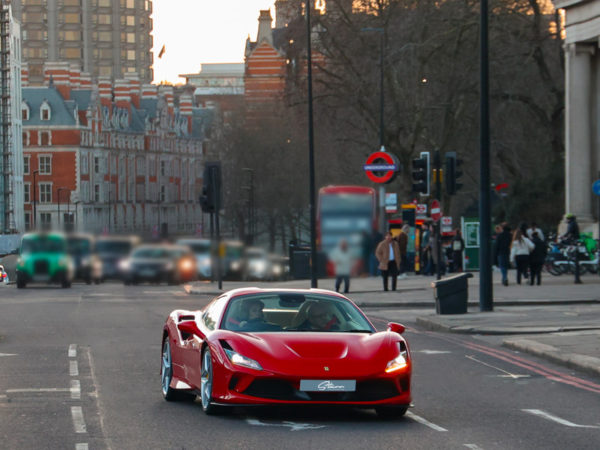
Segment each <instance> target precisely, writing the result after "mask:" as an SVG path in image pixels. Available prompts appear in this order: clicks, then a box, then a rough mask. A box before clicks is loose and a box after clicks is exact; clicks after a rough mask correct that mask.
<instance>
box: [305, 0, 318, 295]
mask: <svg viewBox="0 0 600 450" xmlns="http://www.w3.org/2000/svg"><path fill="white" fill-rule="evenodd" d="M311 3H312V2H310V1H308V0H307V1H306V2H305V5H306V52H307V65H308V167H309V169H308V170H309V188H310V192H309V195H310V199H309V209H310V260H311V264H310V286H311V287H312V288H316V287H317V236H316V229H317V219H316V211H315V148H314V130H313V92H312V55H311V53H312V49H311V26H310V14H311V9H312V5H311Z"/></svg>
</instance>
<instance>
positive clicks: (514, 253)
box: [510, 228, 534, 284]
mask: <svg viewBox="0 0 600 450" xmlns="http://www.w3.org/2000/svg"><path fill="white" fill-rule="evenodd" d="M533 249H534V245H533V242H531V241H530V240H529V238H528V237H525V236H524V234H523V231H522V230H521V228H518V229H516V230H515V233H514V234H513V239H512V243H511V245H510V260H511V262H513V263H514V264H515V265H516V267H517V284H521V276H523V277H524V278H525V274H526V273H527V269H528V268H529V254H530V253H531V252H532V251H533Z"/></svg>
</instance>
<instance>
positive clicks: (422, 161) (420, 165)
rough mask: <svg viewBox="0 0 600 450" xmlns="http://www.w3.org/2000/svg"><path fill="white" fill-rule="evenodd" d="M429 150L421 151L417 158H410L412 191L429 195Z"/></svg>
mask: <svg viewBox="0 0 600 450" xmlns="http://www.w3.org/2000/svg"><path fill="white" fill-rule="evenodd" d="M430 172H431V171H430V162H429V152H421V156H420V157H419V158H415V159H413V160H412V191H413V192H419V193H421V195H424V196H425V195H429V185H430Z"/></svg>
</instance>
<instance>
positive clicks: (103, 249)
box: [96, 236, 140, 280]
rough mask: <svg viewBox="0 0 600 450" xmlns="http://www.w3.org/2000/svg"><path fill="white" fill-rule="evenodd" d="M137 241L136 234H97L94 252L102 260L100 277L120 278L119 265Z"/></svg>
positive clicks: (138, 240)
mask: <svg viewBox="0 0 600 450" xmlns="http://www.w3.org/2000/svg"><path fill="white" fill-rule="evenodd" d="M139 243H140V239H139V238H138V237H137V236H99V237H98V238H97V239H96V253H97V254H98V257H99V258H100V260H101V261H102V279H103V280H105V279H109V278H112V279H119V280H120V279H122V276H123V274H122V273H121V270H120V269H119V266H120V264H121V262H122V261H123V260H125V259H127V258H128V257H129V254H130V253H131V251H132V250H133V249H134V248H135V247H137V246H138V245H139Z"/></svg>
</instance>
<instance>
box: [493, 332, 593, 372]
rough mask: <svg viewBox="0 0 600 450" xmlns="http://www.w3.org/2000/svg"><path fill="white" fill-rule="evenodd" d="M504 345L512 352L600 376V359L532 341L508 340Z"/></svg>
mask: <svg viewBox="0 0 600 450" xmlns="http://www.w3.org/2000/svg"><path fill="white" fill-rule="evenodd" d="M502 345H503V346H504V347H507V348H510V349H512V350H518V351H522V352H525V353H529V354H531V355H535V356H539V357H541V358H544V359H547V360H549V361H552V362H554V363H557V364H560V365H563V366H566V367H569V368H571V369H576V370H581V371H583V372H586V373H589V374H591V375H595V376H599V375H600V358H594V357H593V356H585V355H578V354H577V353H568V352H564V351H562V350H560V349H559V348H556V347H553V346H551V345H546V344H541V343H539V342H535V341H532V340H530V339H506V340H504V341H503V342H502Z"/></svg>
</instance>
